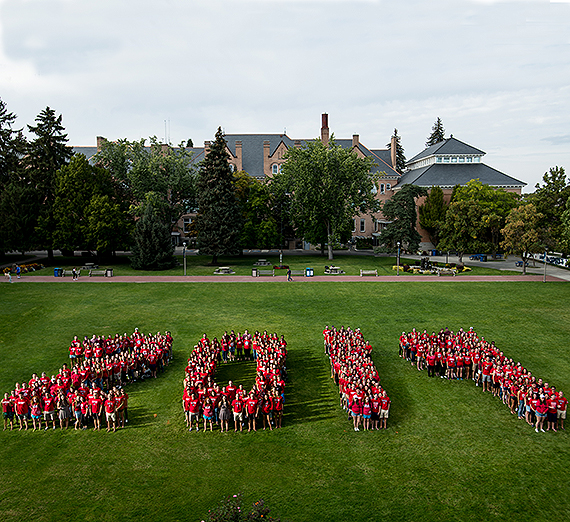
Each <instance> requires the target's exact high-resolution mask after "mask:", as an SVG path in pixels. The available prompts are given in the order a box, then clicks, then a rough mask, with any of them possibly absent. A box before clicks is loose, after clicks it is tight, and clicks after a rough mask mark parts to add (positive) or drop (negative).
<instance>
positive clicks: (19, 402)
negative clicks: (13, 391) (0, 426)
mask: <svg viewBox="0 0 570 522" xmlns="http://www.w3.org/2000/svg"><path fill="white" fill-rule="evenodd" d="M28 404H29V403H28V400H27V399H25V398H24V397H18V398H17V399H16V400H15V401H14V406H15V408H16V414H17V415H25V414H26V413H28Z"/></svg>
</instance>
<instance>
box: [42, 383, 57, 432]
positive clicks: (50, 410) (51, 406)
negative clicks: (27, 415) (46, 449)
mask: <svg viewBox="0 0 570 522" xmlns="http://www.w3.org/2000/svg"><path fill="white" fill-rule="evenodd" d="M43 402H44V421H45V423H46V427H45V429H46V430H47V429H48V428H49V421H51V422H52V428H53V429H54V430H55V406H56V404H55V399H54V398H53V397H52V396H51V395H50V394H49V393H48V392H46V393H45V394H44V401H43Z"/></svg>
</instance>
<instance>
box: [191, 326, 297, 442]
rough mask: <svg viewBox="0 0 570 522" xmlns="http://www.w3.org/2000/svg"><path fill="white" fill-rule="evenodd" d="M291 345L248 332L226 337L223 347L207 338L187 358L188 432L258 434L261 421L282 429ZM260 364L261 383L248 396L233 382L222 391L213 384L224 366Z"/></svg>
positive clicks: (259, 380)
mask: <svg viewBox="0 0 570 522" xmlns="http://www.w3.org/2000/svg"><path fill="white" fill-rule="evenodd" d="M286 358H287V343H286V341H285V338H284V337H283V336H281V337H279V336H278V335H277V334H273V335H269V334H268V333H267V331H265V332H264V333H263V334H260V333H259V332H255V334H254V335H251V334H250V333H249V332H248V331H247V330H245V331H244V333H243V334H241V333H239V332H238V333H237V334H236V333H234V331H233V330H232V331H231V332H230V333H229V334H228V332H227V331H226V332H224V334H223V335H222V336H221V337H220V340H219V341H218V339H217V338H215V337H214V338H213V339H212V340H211V341H210V340H209V339H208V337H207V335H206V334H204V335H203V336H202V338H201V339H200V341H199V342H198V344H197V345H196V346H194V350H193V351H192V353H191V354H190V357H189V358H188V365H187V366H186V376H185V378H184V392H183V396H182V406H183V409H184V416H185V419H186V427H187V428H188V430H189V431H192V429H193V428H194V427H195V428H196V431H200V425H201V423H202V422H203V428H204V431H206V430H207V429H208V428H209V429H210V431H213V429H214V425H216V426H219V428H220V431H221V432H228V431H229V430H230V423H232V424H233V429H234V431H236V432H237V431H243V430H244V427H246V426H247V431H248V432H251V431H252V430H253V431H257V422H258V420H259V419H260V418H261V420H262V422H263V429H264V430H265V429H266V428H269V429H270V430H273V428H274V427H275V428H280V427H281V423H282V419H283V405H284V401H285V379H286V375H287V373H286V372H287V369H286V367H285V361H286ZM236 359H238V360H250V359H253V360H254V361H255V362H256V377H255V383H254V384H253V386H252V388H251V389H250V390H249V391H247V390H246V389H245V388H244V387H243V384H239V385H237V386H236V385H235V384H234V383H233V382H232V381H229V382H228V384H227V385H226V386H222V387H220V386H219V385H218V384H217V383H216V382H215V380H214V375H215V373H216V369H217V367H218V365H219V364H226V363H231V362H232V361H234V360H236Z"/></svg>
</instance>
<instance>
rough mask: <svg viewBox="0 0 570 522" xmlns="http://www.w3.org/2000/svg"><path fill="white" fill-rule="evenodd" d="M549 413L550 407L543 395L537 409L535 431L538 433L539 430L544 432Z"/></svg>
mask: <svg viewBox="0 0 570 522" xmlns="http://www.w3.org/2000/svg"><path fill="white" fill-rule="evenodd" d="M547 412H548V405H547V404H546V401H545V400H544V395H541V396H540V398H539V399H538V403H537V404H536V407H535V413H536V425H535V429H534V431H536V432H537V433H538V430H539V429H540V431H542V432H544V419H546V414H547Z"/></svg>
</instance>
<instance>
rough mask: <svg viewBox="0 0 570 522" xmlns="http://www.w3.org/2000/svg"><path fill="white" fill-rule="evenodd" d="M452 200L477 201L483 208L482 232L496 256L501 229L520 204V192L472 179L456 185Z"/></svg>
mask: <svg viewBox="0 0 570 522" xmlns="http://www.w3.org/2000/svg"><path fill="white" fill-rule="evenodd" d="M451 201H452V202H455V201H475V202H477V203H478V204H479V206H480V207H481V210H482V217H481V220H482V225H483V228H482V229H481V233H482V234H483V235H484V236H485V239H486V241H487V243H488V244H489V246H490V247H491V249H492V252H493V258H495V257H496V253H497V250H498V248H499V245H500V242H501V239H502V236H501V229H502V228H503V227H504V226H505V220H506V218H507V216H508V214H509V212H510V211H511V210H512V209H513V208H515V207H516V206H517V205H518V201H519V196H518V194H515V193H514V192H507V191H506V190H504V189H495V188H493V187H491V186H490V185H484V184H483V183H481V181H480V180H478V179H472V180H470V181H469V182H468V183H467V184H466V185H463V186H456V187H454V190H453V195H452V197H451Z"/></svg>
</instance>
